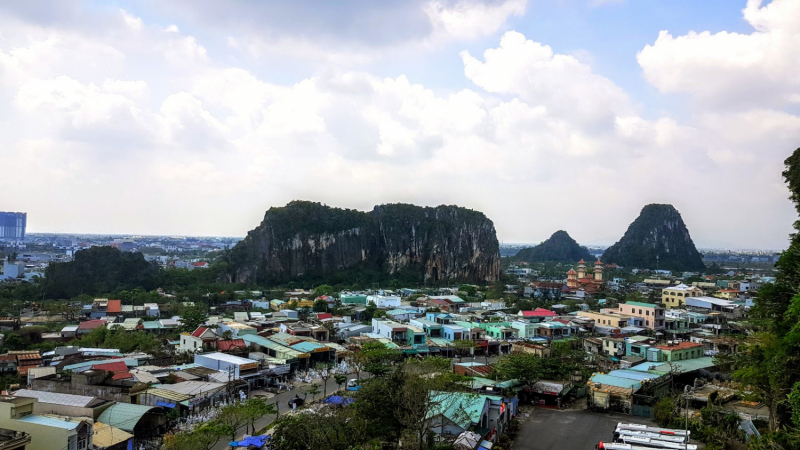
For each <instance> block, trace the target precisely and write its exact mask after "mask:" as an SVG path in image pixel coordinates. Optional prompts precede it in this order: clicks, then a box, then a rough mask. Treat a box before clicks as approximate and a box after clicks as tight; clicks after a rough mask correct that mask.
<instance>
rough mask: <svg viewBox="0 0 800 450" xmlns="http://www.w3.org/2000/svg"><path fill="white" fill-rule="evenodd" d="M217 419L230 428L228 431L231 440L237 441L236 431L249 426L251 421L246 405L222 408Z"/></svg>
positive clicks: (240, 404)
mask: <svg viewBox="0 0 800 450" xmlns="http://www.w3.org/2000/svg"><path fill="white" fill-rule="evenodd" d="M217 419H218V420H219V421H220V423H222V424H223V425H225V426H227V427H228V428H227V430H228V431H229V433H230V436H231V440H234V439H236V430H238V429H239V428H241V426H242V425H245V424H247V423H248V420H249V419H248V417H247V413H246V411H245V408H244V403H237V404H232V405H228V406H226V407H224V408H222V411H220V413H219V416H217Z"/></svg>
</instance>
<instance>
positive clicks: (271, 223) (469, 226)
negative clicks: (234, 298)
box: [224, 201, 500, 284]
mask: <svg viewBox="0 0 800 450" xmlns="http://www.w3.org/2000/svg"><path fill="white" fill-rule="evenodd" d="M224 259H225V262H226V263H227V264H228V267H229V270H228V276H229V279H230V280H231V281H236V282H242V283H247V284H281V283H287V282H289V281H301V282H312V283H327V284H340V283H342V282H346V281H348V279H349V280H350V282H353V280H357V281H358V282H366V283H370V282H381V281H386V280H389V279H398V280H402V281H405V282H411V283H422V282H432V283H437V282H439V281H445V280H449V281H459V280H463V281H470V282H485V281H494V280H497V279H498V276H499V268H500V257H499V243H498V241H497V236H496V234H495V229H494V224H493V223H492V221H491V220H489V219H488V218H486V216H484V215H483V214H482V213H480V212H477V211H472V210H469V209H466V208H460V207H457V206H437V207H435V208H429V207H420V206H414V205H408V204H386V205H379V206H376V207H375V208H374V209H373V210H372V211H370V212H359V211H354V210H348V209H340V208H333V207H329V206H326V205H322V204H320V203H314V202H306V201H293V202H291V203H289V204H287V205H286V206H283V207H275V208H270V209H269V210H268V211H267V212H266V214H265V215H264V220H263V221H262V223H261V224H260V225H259V226H258V227H256V228H255V229H253V230H252V231H250V232H249V233H248V234H247V237H246V238H245V239H244V240H243V241H241V242H239V243H238V244H237V245H236V246H235V247H234V248H233V249H232V250H231V251H230V252H229V253H228V254H227V255H226V257H225V258H224Z"/></svg>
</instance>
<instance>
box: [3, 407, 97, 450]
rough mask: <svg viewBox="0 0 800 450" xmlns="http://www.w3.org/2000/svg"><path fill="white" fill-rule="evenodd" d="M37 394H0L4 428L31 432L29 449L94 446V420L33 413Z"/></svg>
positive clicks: (70, 449) (71, 448) (42, 449)
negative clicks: (33, 395)
mask: <svg viewBox="0 0 800 450" xmlns="http://www.w3.org/2000/svg"><path fill="white" fill-rule="evenodd" d="M36 402H37V400H36V399H35V398H26V397H14V396H7V395H3V396H0V428H5V429H8V430H14V431H24V432H25V433H28V434H29V435H30V436H31V443H30V444H28V446H27V447H26V448H27V449H28V450H53V449H55V450H61V449H69V450H78V449H87V448H93V444H92V437H93V435H94V433H93V430H92V424H91V421H90V420H88V418H87V419H86V420H82V419H73V418H70V417H66V416H56V415H51V414H33V409H34V404H35V403H36Z"/></svg>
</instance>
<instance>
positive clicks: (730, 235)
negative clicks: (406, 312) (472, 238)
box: [0, 0, 800, 249]
mask: <svg viewBox="0 0 800 450" xmlns="http://www.w3.org/2000/svg"><path fill="white" fill-rule="evenodd" d="M0 13H1V14H0V27H2V28H0V29H2V30H3V32H2V35H0V100H2V102H0V117H2V118H3V120H2V121H0V124H1V125H0V136H2V137H0V161H2V162H3V167H4V169H6V170H4V173H3V176H2V177H0V192H3V204H2V205H0V209H4V210H9V211H27V213H28V231H29V232H68V233H107V234H108V233H113V234H118V233H133V234H148V235H175V234H181V235H221V236H244V235H245V234H246V233H247V231H249V230H251V229H253V228H254V227H255V226H257V225H258V224H259V223H260V221H261V219H262V218H263V215H264V212H265V211H266V210H267V209H268V208H269V207H273V206H282V205H285V204H286V203H287V202H289V201H291V200H295V199H301V200H312V201H319V202H322V203H326V204H328V205H331V206H336V207H344V208H354V209H359V210H369V209H371V208H372V207H373V205H376V204H381V203H395V202H403V203H413V204H417V205H421V206H436V205H440V204H456V205H459V206H464V207H467V208H471V209H475V210H478V211H481V212H483V213H484V214H486V215H487V216H488V217H489V218H490V219H492V220H493V221H494V224H495V227H496V229H497V234H498V237H499V238H501V239H502V240H504V241H509V242H511V241H521V242H541V241H542V240H544V239H546V238H547V237H549V236H550V234H552V233H553V232H555V231H556V230H559V229H563V230H566V231H567V232H569V234H570V235H571V236H572V237H573V238H574V239H575V240H577V241H578V242H580V243H582V244H584V245H586V243H602V245H610V244H613V243H614V242H616V241H617V240H618V239H619V238H620V237H621V236H622V235H623V233H624V232H625V230H626V229H627V226H628V224H630V223H631V222H632V221H633V220H634V219H635V218H636V216H637V215H638V213H639V211H640V210H641V208H642V207H643V206H645V205H646V204H649V203H669V204H672V205H674V206H675V208H677V209H678V211H680V213H681V214H682V216H683V220H684V221H685V222H686V225H687V226H688V228H689V231H690V233H691V236H692V238H693V240H694V242H695V244H696V245H697V246H698V247H714V248H769V249H781V248H785V247H786V245H787V243H788V236H789V234H790V233H791V232H792V223H794V221H795V220H796V219H797V213H796V211H795V210H794V208H793V207H792V204H791V202H790V201H789V200H788V198H787V197H788V195H789V193H788V190H787V189H786V187H785V186H784V183H783V180H782V178H781V171H782V170H783V160H784V159H785V158H786V157H788V156H789V155H790V154H791V152H792V151H793V150H794V149H795V148H797V147H798V146H800V113H798V99H800V78H798V77H797V73H798V72H800V60H798V58H797V57H796V55H797V54H800V22H798V21H797V20H796V18H797V17H800V2H798V1H793V0H772V1H770V2H766V1H761V0H749V1H746V0H708V1H703V2H697V1H695V0H672V1H655V2H640V1H633V0H575V1H569V2H561V1H559V2H533V1H530V0H486V1H481V0H386V1H381V2H375V1H367V0H353V1H348V2H328V1H322V0H315V1H309V2H285V1H280V2H248V1H243V0H242V1H239V0H232V1H229V2H225V3H224V4H222V3H219V2H214V1H210V0H196V1H195V0H193V1H188V0H175V1H170V2H147V1H138V0H137V1H132V2H115V1H112V2H82V1H79V0H60V1H55V2H47V3H46V6H42V5H41V4H39V3H31V2H19V1H16V2H15V1H11V2H0ZM598 245H599V244H598Z"/></svg>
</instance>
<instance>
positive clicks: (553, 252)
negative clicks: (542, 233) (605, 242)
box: [515, 230, 594, 263]
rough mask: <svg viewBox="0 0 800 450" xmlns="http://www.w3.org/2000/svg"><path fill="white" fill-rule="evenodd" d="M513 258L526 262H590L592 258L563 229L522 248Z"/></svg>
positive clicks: (584, 248)
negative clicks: (533, 244)
mask: <svg viewBox="0 0 800 450" xmlns="http://www.w3.org/2000/svg"><path fill="white" fill-rule="evenodd" d="M515 258H516V259H518V260H520V261H528V262H544V261H566V262H570V263H575V262H577V261H580V260H581V259H584V260H586V261H589V262H591V261H592V260H593V259H594V257H593V256H592V254H591V253H589V250H587V249H586V247H581V246H580V245H579V244H578V243H577V242H575V239H572V237H571V236H570V235H569V234H567V232H566V231H563V230H558V231H556V232H555V233H553V235H552V236H550V238H548V239H547V240H546V241H544V242H542V243H541V244H539V245H537V246H535V247H528V248H523V249H522V250H520V251H519V253H517V255H516V257H515Z"/></svg>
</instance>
